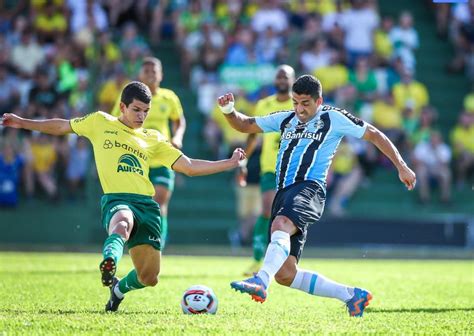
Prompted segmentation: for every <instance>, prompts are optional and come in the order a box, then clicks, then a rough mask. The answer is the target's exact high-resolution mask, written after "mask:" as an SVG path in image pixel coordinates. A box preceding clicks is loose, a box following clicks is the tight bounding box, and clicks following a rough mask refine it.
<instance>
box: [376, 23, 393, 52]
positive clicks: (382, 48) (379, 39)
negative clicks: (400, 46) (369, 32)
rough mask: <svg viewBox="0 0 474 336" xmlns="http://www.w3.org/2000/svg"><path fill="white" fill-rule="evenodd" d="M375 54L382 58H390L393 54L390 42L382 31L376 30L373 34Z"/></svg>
mask: <svg viewBox="0 0 474 336" xmlns="http://www.w3.org/2000/svg"><path fill="white" fill-rule="evenodd" d="M374 47H375V53H376V54H377V55H378V56H381V57H383V58H390V56H391V55H392V53H393V46H392V41H390V37H388V34H387V33H386V32H384V31H383V30H380V29H379V30H377V31H376V32H375V34H374Z"/></svg>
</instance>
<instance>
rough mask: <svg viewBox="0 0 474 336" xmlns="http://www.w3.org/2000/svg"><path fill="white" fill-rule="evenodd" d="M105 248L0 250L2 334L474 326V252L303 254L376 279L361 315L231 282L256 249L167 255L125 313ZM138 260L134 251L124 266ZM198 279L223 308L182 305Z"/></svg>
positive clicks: (326, 267) (332, 273)
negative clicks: (441, 257) (440, 257)
mask: <svg viewBox="0 0 474 336" xmlns="http://www.w3.org/2000/svg"><path fill="white" fill-rule="evenodd" d="M99 261H100V255H99V254H72V253H71V254H56V253H0V335H16V334H25V335H26V334H28V335H31V334H74V335H77V334H107V335H116V334H129V335H145V334H166V335H182V334H196V335H203V334H214V335H224V334H227V335H238V334H240V335H250V334H252V335H253V334H262V335H263V334H265V335H267V334H275V335H301V334H341V333H346V334H366V333H376V334H383V335H385V334H426V335H447V334H450V335H472V334H473V332H474V262H472V261H427V260H423V261H421V260H408V261H407V260H337V259H334V260H333V259H304V260H302V262H301V267H303V268H307V269H313V270H317V271H319V272H321V273H322V274H324V275H326V276H328V277H331V278H333V279H335V280H338V281H340V282H344V283H348V284H353V285H357V286H362V287H365V288H367V289H370V290H371V291H372V292H373V294H374V300H373V301H372V303H371V305H370V307H369V308H368V309H367V310H366V313H365V316H364V317H363V318H362V319H355V318H350V317H349V316H348V315H347V313H346V312H345V309H344V306H343V304H341V303H340V302H338V301H336V300H331V299H325V298H319V297H315V296H310V295H308V294H305V293H303V292H299V291H295V290H291V289H288V288H283V287H281V286H279V285H277V284H275V283H274V284H273V285H272V287H271V288H270V292H269V299H268V300H267V302H265V303H264V304H258V303H255V302H253V301H251V300H250V298H249V297H248V296H246V295H243V294H240V293H236V292H234V291H232V290H231V289H230V287H229V282H230V281H231V280H236V279H240V278H241V272H242V270H243V269H245V268H246V267H247V266H248V263H249V259H248V258H232V257H178V256H165V257H164V258H163V262H162V273H161V276H160V283H159V284H158V286H157V287H154V288H147V289H144V290H141V291H136V292H132V293H130V294H128V296H127V297H126V298H125V300H124V302H123V303H122V305H121V307H120V308H121V311H120V312H119V313H117V314H105V313H103V307H104V304H105V302H106V301H107V299H108V296H109V293H108V289H106V288H103V287H101V285H100V280H99V272H98V270H97V265H98V263H99ZM130 268H131V262H130V259H129V258H128V257H125V258H124V260H123V261H122V262H121V264H120V266H119V272H118V275H123V274H125V273H126V272H127V271H128V270H129V269H130ZM194 284H204V285H207V286H209V287H211V288H213V289H214V291H215V293H216V295H217V297H218V299H219V308H218V311H217V314H216V315H214V316H213V315H209V316H207V315H195V316H191V315H183V314H182V312H181V308H180V299H181V294H182V293H183V291H184V290H185V289H186V288H187V287H189V286H191V285H194Z"/></svg>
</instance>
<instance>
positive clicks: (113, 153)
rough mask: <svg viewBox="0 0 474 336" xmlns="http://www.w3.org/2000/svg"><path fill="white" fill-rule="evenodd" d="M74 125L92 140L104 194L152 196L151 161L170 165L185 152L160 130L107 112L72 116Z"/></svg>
mask: <svg viewBox="0 0 474 336" xmlns="http://www.w3.org/2000/svg"><path fill="white" fill-rule="evenodd" d="M70 123H71V128H72V130H73V131H74V132H75V133H77V134H78V135H81V136H85V137H86V138H88V139H89V140H90V142H91V143H92V147H93V148H94V156H95V161H96V165H97V172H98V174H99V179H100V184H101V185H102V189H103V191H104V193H105V194H110V193H130V194H139V195H146V196H153V195H154V193H155V188H154V187H153V185H152V183H151V182H150V180H149V179H148V172H149V168H150V161H151V160H152V159H156V160H158V161H159V162H160V164H162V165H164V166H166V167H168V168H171V166H172V165H173V164H174V163H175V162H176V160H178V159H179V158H180V157H181V155H182V153H181V151H180V150H178V149H176V148H174V147H173V146H172V145H171V144H170V143H169V142H168V141H167V139H166V138H165V137H164V136H163V135H162V134H160V132H158V131H156V130H153V129H146V128H139V129H133V128H129V127H127V126H126V125H124V124H123V123H122V122H121V121H119V120H118V119H117V118H116V117H114V116H111V115H110V114H107V113H105V112H101V111H99V112H95V113H91V114H88V115H86V116H84V117H81V118H75V119H71V121H70Z"/></svg>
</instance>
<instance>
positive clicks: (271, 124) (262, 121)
mask: <svg viewBox="0 0 474 336" xmlns="http://www.w3.org/2000/svg"><path fill="white" fill-rule="evenodd" d="M293 114H294V112H293V111H284V112H277V113H272V114H269V115H267V116H264V117H256V118H255V122H256V123H257V125H258V127H260V128H261V129H262V131H263V132H265V133H266V132H279V131H280V130H281V127H282V125H281V124H282V123H283V121H284V120H285V119H287V118H289V117H290V116H292V115H293Z"/></svg>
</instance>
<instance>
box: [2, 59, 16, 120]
mask: <svg viewBox="0 0 474 336" xmlns="http://www.w3.org/2000/svg"><path fill="white" fill-rule="evenodd" d="M17 87H18V81H17V79H16V78H15V77H14V76H13V75H12V74H11V73H10V72H9V71H8V68H7V66H6V65H5V64H0V115H2V114H3V113H6V112H11V110H12V108H13V107H14V106H16V105H17V104H18V103H19V102H20V93H19V91H18V89H17Z"/></svg>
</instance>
